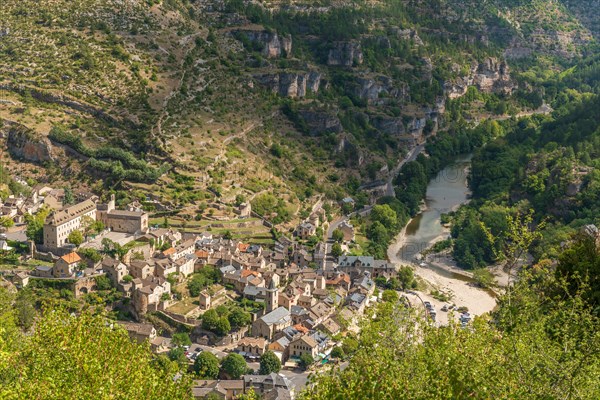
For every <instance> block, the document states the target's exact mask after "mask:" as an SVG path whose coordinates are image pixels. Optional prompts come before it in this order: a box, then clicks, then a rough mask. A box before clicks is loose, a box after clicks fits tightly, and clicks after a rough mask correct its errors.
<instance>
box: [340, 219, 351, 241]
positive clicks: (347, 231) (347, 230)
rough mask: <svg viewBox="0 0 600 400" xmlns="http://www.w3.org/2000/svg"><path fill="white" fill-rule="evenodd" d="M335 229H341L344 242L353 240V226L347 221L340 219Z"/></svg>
mask: <svg viewBox="0 0 600 400" xmlns="http://www.w3.org/2000/svg"><path fill="white" fill-rule="evenodd" d="M337 229H339V230H340V231H342V233H343V234H344V242H351V241H353V240H354V226H352V224H351V223H350V222H349V221H342V223H341V224H339V225H338V227H337Z"/></svg>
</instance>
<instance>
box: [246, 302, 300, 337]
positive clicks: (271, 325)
mask: <svg viewBox="0 0 600 400" xmlns="http://www.w3.org/2000/svg"><path fill="white" fill-rule="evenodd" d="M290 325H292V317H291V314H290V311H289V310H288V309H286V308H285V307H279V308H277V309H276V310H273V311H271V312H270V313H268V314H266V315H263V316H262V317H260V318H258V319H257V320H256V321H254V323H253V324H252V336H254V337H264V338H265V339H268V340H271V339H272V338H273V335H274V334H275V333H276V332H278V331H280V330H282V329H284V328H287V327H288V326H290Z"/></svg>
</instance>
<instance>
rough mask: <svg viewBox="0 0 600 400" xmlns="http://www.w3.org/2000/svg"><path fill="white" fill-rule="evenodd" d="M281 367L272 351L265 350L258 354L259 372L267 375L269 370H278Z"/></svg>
mask: <svg viewBox="0 0 600 400" xmlns="http://www.w3.org/2000/svg"><path fill="white" fill-rule="evenodd" d="M280 369H281V361H280V360H279V358H278V357H277V356H276V355H275V353H273V352H272V351H270V350H269V351H266V352H264V353H263V354H262V356H260V370H259V371H260V372H259V373H260V374H261V375H268V374H270V373H271V372H275V373H277V372H279V370H280Z"/></svg>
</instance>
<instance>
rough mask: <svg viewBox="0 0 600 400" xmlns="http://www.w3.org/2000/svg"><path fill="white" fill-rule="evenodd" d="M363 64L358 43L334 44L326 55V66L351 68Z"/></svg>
mask: <svg viewBox="0 0 600 400" xmlns="http://www.w3.org/2000/svg"><path fill="white" fill-rule="evenodd" d="M362 63H363V53H362V50H361V47H360V43H357V42H334V43H333V45H332V47H331V49H329V54H328V55H327V65H332V66H335V65H339V66H343V67H352V66H353V65H360V64H362Z"/></svg>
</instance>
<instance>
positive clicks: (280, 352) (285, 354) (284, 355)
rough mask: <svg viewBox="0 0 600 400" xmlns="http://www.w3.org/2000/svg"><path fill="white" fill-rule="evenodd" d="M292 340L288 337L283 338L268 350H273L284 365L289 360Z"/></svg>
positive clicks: (273, 343) (271, 344) (274, 342)
mask: <svg viewBox="0 0 600 400" xmlns="http://www.w3.org/2000/svg"><path fill="white" fill-rule="evenodd" d="M289 348H290V339H289V338H288V337H286V336H281V337H280V338H279V339H277V340H275V341H273V342H272V343H270V344H269V346H268V349H269V350H271V351H272V352H273V353H275V355H276V356H277V357H278V358H279V360H280V361H281V362H282V363H283V362H285V361H286V360H287V359H288V358H289Z"/></svg>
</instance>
